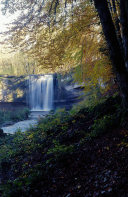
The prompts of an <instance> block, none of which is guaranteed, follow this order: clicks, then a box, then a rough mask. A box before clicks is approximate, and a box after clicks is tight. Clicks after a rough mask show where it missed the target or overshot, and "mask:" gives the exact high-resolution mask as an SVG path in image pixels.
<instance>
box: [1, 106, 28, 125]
mask: <svg viewBox="0 0 128 197" xmlns="http://www.w3.org/2000/svg"><path fill="white" fill-rule="evenodd" d="M29 113H30V111H29V109H28V108H24V109H22V110H19V111H16V112H13V111H0V125H2V124H3V123H4V124H5V123H7V124H8V123H9V122H17V121H21V120H25V119H27V118H28V116H29Z"/></svg>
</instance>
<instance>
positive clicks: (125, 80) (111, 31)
mask: <svg viewBox="0 0 128 197" xmlns="http://www.w3.org/2000/svg"><path fill="white" fill-rule="evenodd" d="M94 4H95V8H96V9H97V11H98V14H99V18H100V21H101V24H102V28H103V32H104V35H105V38H106V41H107V45H108V48H109V52H110V58H111V61H112V65H113V70H114V72H115V74H116V78H117V82H118V85H119V88H120V93H121V98H122V103H123V107H124V108H128V73H127V70H126V67H125V61H124V57H123V54H122V51H121V48H120V45H119V42H118V39H117V35H116V31H115V27H114V24H113V21H112V17H111V14H110V11H109V8H108V3H107V0H94Z"/></svg>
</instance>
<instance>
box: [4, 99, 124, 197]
mask: <svg viewBox="0 0 128 197" xmlns="http://www.w3.org/2000/svg"><path fill="white" fill-rule="evenodd" d="M127 141H128V130H127V113H125V114H124V113H123V114H122V111H121V107H120V99H119V98H118V97H116V98H112V97H111V98H109V99H107V100H106V101H104V102H101V103H99V104H97V105H95V106H91V107H89V108H85V107H82V108H76V109H72V110H71V111H70V112H66V111H65V110H64V109H61V110H59V111H58V112H57V113H56V114H54V115H49V116H47V117H46V118H43V119H40V121H39V124H38V125H37V127H36V128H30V129H29V130H28V131H27V132H24V133H21V132H18V133H15V134H14V135H13V136H12V135H11V136H6V137H5V138H3V139H0V144H1V146H0V155H1V158H0V163H1V167H0V178H1V185H0V192H1V195H2V196H3V197H8V196H10V197H17V196H23V197H35V196H37V197H40V196H47V197H51V196H52V197H80V196H81V197H92V196H93V197H94V196H95V197H96V196H98V197H100V196H104V197H105V196H111V197H113V196H115V197H123V196H127V193H128V189H127V188H128V187H127V186H128V185H127V178H128V174H127V169H128V157H127V154H128V144H127Z"/></svg>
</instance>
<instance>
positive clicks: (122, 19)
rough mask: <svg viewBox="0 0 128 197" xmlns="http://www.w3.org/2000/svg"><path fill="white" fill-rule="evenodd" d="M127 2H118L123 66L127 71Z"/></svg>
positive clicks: (121, 0) (122, 0) (123, 0)
mask: <svg viewBox="0 0 128 197" xmlns="http://www.w3.org/2000/svg"><path fill="white" fill-rule="evenodd" d="M127 9H128V2H127V1H126V0H120V23H121V29H122V41H123V49H124V59H125V66H126V69H127V70H128V10H127Z"/></svg>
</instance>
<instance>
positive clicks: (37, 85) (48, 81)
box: [29, 75, 53, 111]
mask: <svg viewBox="0 0 128 197" xmlns="http://www.w3.org/2000/svg"><path fill="white" fill-rule="evenodd" d="M29 105H30V108H31V110H32V111H50V110H52V109H53V75H43V76H36V75H32V76H30V77H29Z"/></svg>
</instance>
